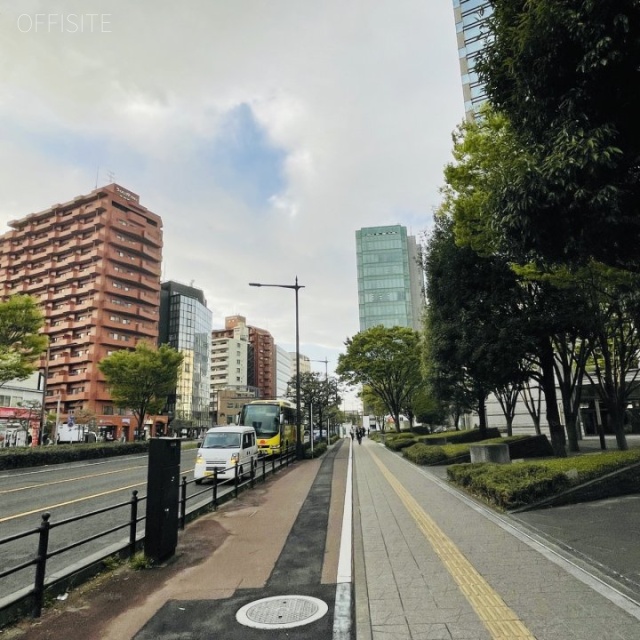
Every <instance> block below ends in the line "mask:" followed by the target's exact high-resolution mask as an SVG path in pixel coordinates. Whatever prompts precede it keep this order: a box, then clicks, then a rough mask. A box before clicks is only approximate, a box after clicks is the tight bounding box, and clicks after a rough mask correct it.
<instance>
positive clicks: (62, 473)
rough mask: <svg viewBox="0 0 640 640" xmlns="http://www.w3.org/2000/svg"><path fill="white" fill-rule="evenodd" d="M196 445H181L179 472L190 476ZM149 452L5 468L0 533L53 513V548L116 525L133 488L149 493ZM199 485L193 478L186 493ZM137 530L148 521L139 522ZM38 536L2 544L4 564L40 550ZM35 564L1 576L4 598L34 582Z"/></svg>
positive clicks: (58, 561) (80, 552)
mask: <svg viewBox="0 0 640 640" xmlns="http://www.w3.org/2000/svg"><path fill="white" fill-rule="evenodd" d="M195 456H196V449H183V450H182V451H181V461H180V470H181V473H180V475H181V476H186V477H187V480H191V479H192V474H191V470H192V469H193V466H194V462H195ZM147 461H148V456H147V455H135V456H124V457H118V458H107V459H101V460H92V461H86V462H78V463H72V464H64V465H51V466H47V467H38V468H34V469H22V470H12V471H4V472H1V473H0V486H1V487H2V489H0V539H4V538H7V537H9V536H12V535H15V534H18V533H21V532H26V531H35V530H36V529H37V527H38V526H39V525H40V523H41V518H42V514H43V513H45V512H48V513H50V514H51V518H50V523H51V524H52V525H53V528H52V529H51V532H50V537H49V550H50V551H53V550H56V549H60V548H61V547H64V546H67V545H69V544H73V543H74V542H77V541H79V540H84V539H87V538H90V537H91V536H92V535H95V534H96V533H97V532H99V531H105V530H107V529H110V528H113V527H115V526H118V525H122V524H125V523H126V522H127V521H128V520H129V517H130V507H129V505H128V504H127V503H128V501H130V500H131V497H132V492H133V491H134V490H137V491H138V498H144V497H145V496H146V483H147ZM196 490H198V491H199V490H201V487H195V486H194V485H193V484H190V485H189V486H188V495H189V494H191V493H193V492H195V491H196ZM121 503H123V505H124V506H123V507H122V508H119V509H117V510H114V511H109V512H107V513H104V514H100V515H96V516H95V517H92V518H90V519H86V520H82V521H80V522H74V523H70V524H68V525H65V526H60V527H56V526H55V523H56V522H60V521H61V520H65V519H68V518H74V517H77V516H79V515H82V514H86V513H89V512H92V511H97V510H100V509H103V508H105V507H109V506H113V505H116V504H121ZM145 505H146V502H143V503H142V504H141V505H140V509H139V514H138V515H139V516H144V513H145V508H146V507H145ZM138 527H139V531H142V530H143V528H144V523H139V525H138ZM128 534H129V531H128V528H125V529H122V530H119V531H116V532H114V533H112V534H110V535H109V536H107V537H104V538H100V539H98V540H95V541H93V542H90V543H88V544H86V545H83V546H82V547H79V548H77V549H75V550H73V551H70V552H68V553H65V554H61V555H59V556H56V557H54V558H51V559H50V560H49V562H48V565H47V573H48V574H49V573H50V572H52V571H58V570H60V569H61V568H63V567H65V566H68V565H69V564H71V563H72V562H76V561H78V560H79V559H80V558H81V557H86V556H89V555H91V554H93V553H95V552H97V551H99V550H100V549H103V548H104V547H106V546H108V545H110V544H113V543H115V542H118V541H120V540H122V539H126V538H127V536H128ZM37 543H38V536H37V535H32V536H29V537H28V538H26V539H21V540H18V541H15V542H12V543H9V544H6V545H3V546H2V547H0V570H4V569H8V568H10V567H14V566H17V565H19V564H21V563H22V562H25V561H26V560H28V559H30V558H33V557H34V556H35V554H36V551H37ZM33 579H34V568H33V567H28V568H26V569H24V570H22V571H20V572H19V573H16V574H13V575H11V576H7V577H5V578H3V579H2V581H0V598H2V597H4V596H6V595H8V594H10V593H14V592H15V591H16V590H18V589H20V588H22V587H25V586H28V585H32V584H33Z"/></svg>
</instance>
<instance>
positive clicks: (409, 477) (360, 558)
mask: <svg viewBox="0 0 640 640" xmlns="http://www.w3.org/2000/svg"><path fill="white" fill-rule="evenodd" d="M354 450H355V451H354V492H355V496H354V512H355V514H356V517H355V531H354V538H355V540H356V551H355V576H356V583H355V590H356V594H355V600H356V621H357V639H358V640H369V639H375V640H382V639H389V640H403V639H405V638H406V639H409V638H411V639H412V640H415V639H417V638H420V639H425V640H427V639H430V640H431V639H433V640H435V639H438V640H441V639H447V640H449V639H450V640H454V639H455V640H479V639H485V638H502V639H504V640H516V639H518V638H527V639H532V638H536V639H537V640H602V639H607V640H608V639H610V638H615V639H617V640H623V639H624V640H632V639H636V638H638V637H640V606H638V605H637V604H635V603H633V602H632V601H630V600H629V599H627V598H625V597H624V596H622V595H621V594H620V593H618V592H616V591H614V590H613V589H611V588H610V587H608V586H607V585H605V584H603V583H601V582H599V581H598V580H596V579H593V578H592V577H590V576H589V575H588V574H586V573H584V572H582V571H581V570H580V569H579V568H578V567H577V566H575V565H572V564H571V563H569V562H566V561H565V560H563V559H562V558H561V557H560V556H558V555H556V554H554V553H553V552H551V551H550V550H549V549H545V547H544V546H543V545H540V544H538V543H536V542H535V541H534V540H532V539H531V538H529V537H528V536H527V535H526V533H524V532H523V531H522V530H520V529H518V528H517V527H515V526H513V524H512V523H511V522H510V521H509V520H508V518H506V517H505V518H503V517H502V516H498V517H496V516H495V514H493V512H490V511H489V510H488V509H486V508H484V507H483V506H481V505H479V504H478V503H475V502H474V501H472V500H470V499H469V498H466V497H464V496H462V495H461V494H460V493H459V492H457V491H455V490H453V489H451V488H450V487H448V486H447V485H446V483H444V482H443V481H442V480H441V479H439V478H437V477H436V475H435V474H432V473H431V472H429V471H428V470H425V469H423V468H419V467H416V466H415V465H412V464H410V463H408V462H406V461H405V460H403V459H402V458H400V457H399V456H397V455H396V454H394V453H392V452H390V451H388V450H387V449H385V448H384V447H383V446H380V445H378V444H376V443H373V442H371V441H369V440H366V439H365V441H364V442H363V445H362V446H360V447H358V446H356V447H354ZM358 516H359V517H358ZM360 536H361V539H362V546H361V548H358V545H357V541H358V538H359V537H360Z"/></svg>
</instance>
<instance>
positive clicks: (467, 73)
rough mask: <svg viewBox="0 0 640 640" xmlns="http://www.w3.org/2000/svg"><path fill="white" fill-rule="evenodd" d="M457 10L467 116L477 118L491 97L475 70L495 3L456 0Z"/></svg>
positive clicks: (455, 13)
mask: <svg viewBox="0 0 640 640" xmlns="http://www.w3.org/2000/svg"><path fill="white" fill-rule="evenodd" d="M453 13H454V17H455V22H456V33H457V37H458V56H459V59H460V74H461V76H462V93H463V95H464V110H465V113H466V117H467V120H473V119H474V118H475V116H476V114H477V112H478V109H479V108H480V105H481V104H482V103H483V102H485V101H486V99H487V95H486V92H485V87H484V85H483V84H482V83H481V82H480V80H479V78H478V74H477V73H476V72H475V62H476V58H477V55H478V52H479V51H480V50H481V49H482V48H483V46H484V43H485V38H486V36H487V28H486V22H487V18H488V17H489V16H490V15H491V6H490V4H489V2H488V1H487V0H453Z"/></svg>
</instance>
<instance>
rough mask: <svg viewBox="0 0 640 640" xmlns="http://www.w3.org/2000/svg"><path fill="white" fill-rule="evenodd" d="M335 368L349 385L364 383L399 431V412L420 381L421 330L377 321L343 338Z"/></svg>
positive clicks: (417, 387)
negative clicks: (380, 402)
mask: <svg viewBox="0 0 640 640" xmlns="http://www.w3.org/2000/svg"><path fill="white" fill-rule="evenodd" d="M345 346H346V347H347V350H346V353H342V354H340V356H339V358H338V366H337V368H336V372H337V373H338V375H339V376H340V378H341V380H342V381H343V382H345V383H346V384H349V385H366V386H367V387H368V388H369V389H370V390H371V393H373V394H375V395H376V396H377V397H378V398H380V400H381V401H382V402H383V403H384V405H385V407H386V409H387V413H389V414H390V415H391V416H392V417H393V420H394V424H395V428H396V431H400V414H401V412H402V409H403V407H405V406H406V404H407V399H408V398H411V397H413V395H414V394H415V393H416V392H417V390H418V389H419V388H420V387H421V385H422V384H423V380H422V374H421V371H420V334H419V333H418V332H417V331H414V330H413V329H410V328H409V327H383V326H382V325H378V326H376V327H371V328H370V329H366V330H365V331H361V332H360V333H357V334H356V335H355V336H353V337H352V338H348V339H347V341H346V342H345Z"/></svg>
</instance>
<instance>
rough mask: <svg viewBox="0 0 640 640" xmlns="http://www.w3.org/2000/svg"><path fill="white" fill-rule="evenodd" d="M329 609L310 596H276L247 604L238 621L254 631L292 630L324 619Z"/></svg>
mask: <svg viewBox="0 0 640 640" xmlns="http://www.w3.org/2000/svg"><path fill="white" fill-rule="evenodd" d="M328 609H329V607H328V606H327V604H326V603H325V602H323V601H322V600H319V599H318V598H312V597H310V596H274V597H272V598H263V599H262V600H256V601H255V602H250V603H249V604H245V605H244V607H242V608H241V609H238V612H237V613H236V620H237V621H238V622H239V623H240V624H243V625H245V626H246V627H253V628H254V629H290V628H291V627H300V626H302V625H304V624H309V623H311V622H314V621H315V620H318V619H320V618H322V616H323V615H324V614H325V613H327V611H328Z"/></svg>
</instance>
